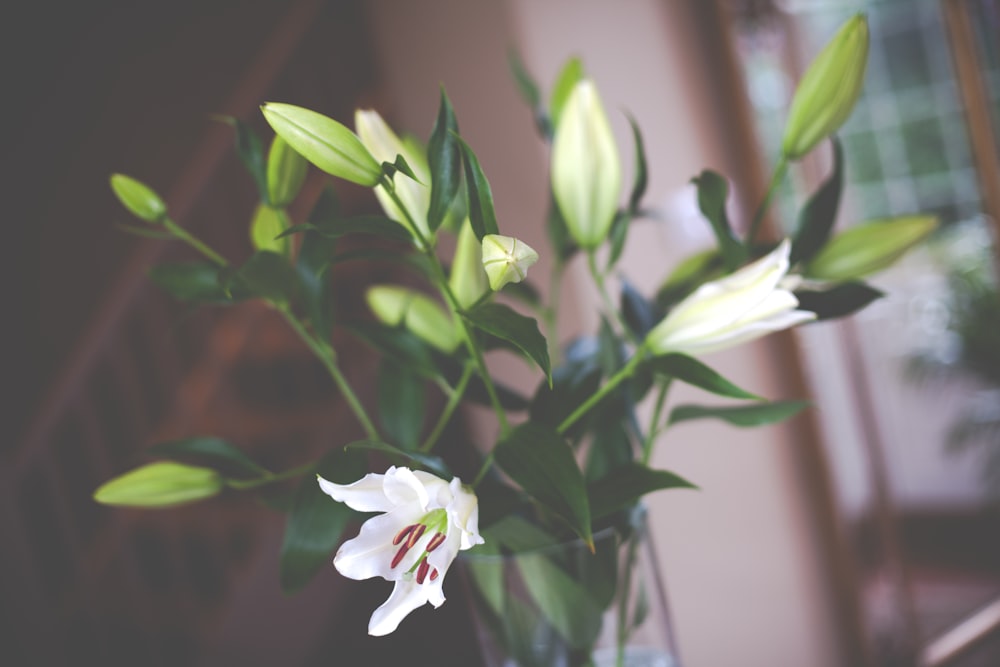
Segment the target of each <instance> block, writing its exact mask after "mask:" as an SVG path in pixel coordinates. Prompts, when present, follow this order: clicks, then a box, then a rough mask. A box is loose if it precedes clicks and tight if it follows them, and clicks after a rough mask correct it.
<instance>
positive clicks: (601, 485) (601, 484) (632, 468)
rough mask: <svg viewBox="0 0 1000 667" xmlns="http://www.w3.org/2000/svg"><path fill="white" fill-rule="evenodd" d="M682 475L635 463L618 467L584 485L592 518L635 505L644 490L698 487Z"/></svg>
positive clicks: (644, 492) (644, 493)
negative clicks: (586, 485)
mask: <svg viewBox="0 0 1000 667" xmlns="http://www.w3.org/2000/svg"><path fill="white" fill-rule="evenodd" d="M697 488H698V487H696V486H695V485H694V484H692V483H691V482H689V481H687V480H686V479H684V478H683V477H680V476H678V475H675V474H674V473H672V472H667V471H666V470H653V469H651V468H647V467H646V466H644V465H642V464H641V463H638V462H631V463H627V464H625V465H622V466H619V467H617V468H615V469H614V470H612V471H611V472H610V473H608V474H607V475H605V476H604V477H602V478H601V479H599V480H597V481H595V482H592V483H591V484H590V485H589V486H588V487H587V495H588V496H589V498H590V512H591V515H592V516H593V518H594V520H595V521H596V520H597V519H601V518H603V517H606V516H608V515H609V514H612V513H613V512H616V511H618V510H620V509H622V508H624V507H628V506H629V505H632V504H634V503H635V502H637V501H638V500H639V499H640V498H642V497H643V496H644V495H646V494H647V493H652V492H653V491H660V490H662V489H697Z"/></svg>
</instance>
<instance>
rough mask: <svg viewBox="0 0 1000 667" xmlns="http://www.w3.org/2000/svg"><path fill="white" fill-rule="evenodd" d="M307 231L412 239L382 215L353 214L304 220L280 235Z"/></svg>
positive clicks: (408, 240)
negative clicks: (314, 220)
mask: <svg viewBox="0 0 1000 667" xmlns="http://www.w3.org/2000/svg"><path fill="white" fill-rule="evenodd" d="M307 231H313V232H317V233H319V234H322V235H323V236H325V237H327V238H331V239H335V238H340V237H341V236H346V235H347V234H372V235H374V236H381V237H383V238H387V239H392V240H393V241H403V242H405V243H410V242H411V241H412V240H413V236H412V235H411V234H410V232H409V231H408V230H407V229H406V227H403V226H402V225H401V224H399V223H398V222H396V221H395V220H393V219H392V218H387V217H386V216H384V215H355V216H351V217H347V218H336V219H333V220H325V221H323V222H306V223H303V224H301V225H292V226H291V227H289V228H288V229H286V230H285V232H284V233H283V234H282V235H281V236H288V235H289V234H300V233H302V232H307Z"/></svg>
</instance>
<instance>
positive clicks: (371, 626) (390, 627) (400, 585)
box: [368, 579, 440, 637]
mask: <svg viewBox="0 0 1000 667" xmlns="http://www.w3.org/2000/svg"><path fill="white" fill-rule="evenodd" d="M438 581H440V579H439V580H438ZM425 602H427V590H426V588H425V586H422V585H420V584H418V583H417V582H416V581H413V580H412V579H400V580H399V581H397V582H396V585H395V586H394V587H393V589H392V594H391V595H389V599H388V600H386V601H385V602H383V603H382V606H381V607H379V608H378V609H376V610H375V611H374V612H373V613H372V617H371V620H370V621H368V634H370V635H372V636H373V637H381V636H383V635H387V634H389V633H390V632H393V631H394V630H395V629H396V628H397V627H399V623H400V622H401V621H402V620H403V619H404V618H406V616H407V614H409V613H410V612H411V611H413V610H414V609H416V608H417V607H420V606H422V605H423V604H424V603H425Z"/></svg>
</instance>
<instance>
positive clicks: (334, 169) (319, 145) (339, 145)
mask: <svg viewBox="0 0 1000 667" xmlns="http://www.w3.org/2000/svg"><path fill="white" fill-rule="evenodd" d="M261 111H262V112H263V113H264V118H265V119H266V120H267V122H268V123H270V125H271V129H273V130H274V132H275V134H277V135H278V136H280V137H281V138H282V139H284V140H285V141H287V142H288V144H289V145H290V146H291V147H292V148H294V149H295V150H296V151H297V152H298V153H299V155H301V156H302V157H304V158H305V159H307V160H309V161H310V162H312V163H313V164H314V165H316V166H317V167H319V168H320V169H322V170H323V171H325V172H326V173H328V174H330V175H332V176H336V177H337V178H342V179H344V180H345V181H350V182H352V183H357V184H358V185H364V186H366V187H374V186H375V185H376V184H377V183H378V182H379V180H380V179H381V178H382V167H381V165H380V164H379V163H378V162H376V161H375V158H373V157H372V155H371V153H369V152H368V150H367V149H366V148H365V147H364V145H363V144H362V143H361V140H360V139H358V137H357V136H356V135H355V134H354V133H353V132H351V131H350V130H349V129H347V127H345V126H344V125H342V124H340V123H338V122H337V121H335V120H333V119H332V118H328V117H326V116H324V115H323V114H320V113H316V112H315V111H310V110H309V109H303V108H302V107H297V106H295V105H292V104H281V103H278V102H268V103H267V104H265V105H264V106H262V107H261Z"/></svg>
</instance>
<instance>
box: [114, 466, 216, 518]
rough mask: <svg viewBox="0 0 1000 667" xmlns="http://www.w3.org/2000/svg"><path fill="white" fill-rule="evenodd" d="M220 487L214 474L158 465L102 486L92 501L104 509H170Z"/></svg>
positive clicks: (190, 467)
mask: <svg viewBox="0 0 1000 667" xmlns="http://www.w3.org/2000/svg"><path fill="white" fill-rule="evenodd" d="M222 487H223V480H222V477H221V476H219V473H217V472H215V471H214V470H211V469H209V468H199V467H196V466H189V465H184V464H183V463H174V462H172V461H160V462H158V463H150V464H149V465H144V466H142V467H141V468H136V469H135V470H131V471H129V472H127V473H125V474H124V475H122V476H121V477H116V478H115V479H113V480H111V481H110V482H107V483H105V484H104V485H103V486H101V487H100V488H99V489H97V491H95V492H94V500H96V501H97V502H99V503H103V504H105V505H125V506H128V507H170V506H172V505H180V504H182V503H189V502H192V501H195V500H201V499H202V498H209V497H211V496H214V495H215V494H217V493H218V492H219V491H221V490H222Z"/></svg>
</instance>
